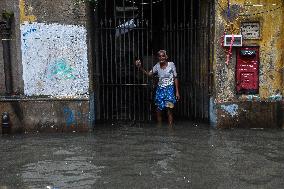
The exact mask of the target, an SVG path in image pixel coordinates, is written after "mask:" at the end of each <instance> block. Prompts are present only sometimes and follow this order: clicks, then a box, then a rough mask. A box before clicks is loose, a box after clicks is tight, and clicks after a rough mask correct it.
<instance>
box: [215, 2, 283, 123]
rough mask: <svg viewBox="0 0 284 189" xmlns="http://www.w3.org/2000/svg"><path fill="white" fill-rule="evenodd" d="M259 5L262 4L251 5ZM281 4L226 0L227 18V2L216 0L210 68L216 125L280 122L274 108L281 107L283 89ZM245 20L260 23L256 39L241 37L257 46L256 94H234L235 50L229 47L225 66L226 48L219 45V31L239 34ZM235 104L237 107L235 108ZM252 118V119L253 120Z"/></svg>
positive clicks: (220, 36) (220, 41)
mask: <svg viewBox="0 0 284 189" xmlns="http://www.w3.org/2000/svg"><path fill="white" fill-rule="evenodd" d="M261 4H262V5H263V6H253V5H261ZM283 4H284V2H283V0H270V1H267V0H250V1H246V0H230V9H231V10H230V11H231V12H230V17H229V18H228V1H227V0H220V1H216V4H215V7H216V17H215V26H216V27H215V59H214V64H213V70H214V73H215V88H216V89H215V95H214V97H215V99H214V107H216V111H217V114H216V117H214V119H216V120H217V127H226V126H229V127H230V126H237V125H238V126H239V125H242V124H243V123H245V122H246V120H247V119H249V120H250V123H249V124H251V125H257V124H255V123H258V124H259V125H260V123H263V124H261V125H262V126H265V125H266V124H269V123H271V124H273V126H275V125H280V123H279V119H278V115H280V114H281V112H278V111H281V110H282V109H281V103H280V104H279V103H277V102H278V101H282V100H283V98H282V95H283V92H284V89H283V79H284V76H283V72H284V68H283V67H284V65H283V63H284V58H283V57H284V52H283V49H284V40H283V39H284V5H283ZM245 21H246V22H247V21H252V22H253V21H258V22H260V25H261V32H260V34H261V37H260V39H255V40H243V45H244V46H259V47H260V65H259V69H260V70H259V94H255V95H237V94H236V91H235V86H236V81H235V71H236V70H235V66H236V58H235V56H236V55H235V50H234V48H233V51H232V57H231V58H230V61H229V64H228V65H226V64H225V62H226V56H227V54H228V49H226V48H223V47H222V45H221V43H222V36H223V34H224V33H226V34H240V24H241V22H245ZM254 102H255V103H254ZM264 102H265V103H264ZM246 103H247V104H246ZM270 103H271V104H270ZM275 103H276V104H275ZM250 104H251V105H250ZM272 104H275V105H272ZM236 107H238V108H237V109H236ZM278 107H280V108H278ZM254 108H258V109H260V112H261V113H260V112H256V111H255V109H254ZM269 112H271V113H269ZM261 116H262V117H261ZM256 119H258V120H262V122H258V121H256ZM236 120H237V121H236ZM253 120H255V123H254V122H253ZM267 120H271V121H267ZM272 122H273V123H272Z"/></svg>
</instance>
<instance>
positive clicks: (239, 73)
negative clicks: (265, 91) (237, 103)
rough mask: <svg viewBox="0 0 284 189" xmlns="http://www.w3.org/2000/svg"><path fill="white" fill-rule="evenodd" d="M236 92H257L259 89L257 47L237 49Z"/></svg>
mask: <svg viewBox="0 0 284 189" xmlns="http://www.w3.org/2000/svg"><path fill="white" fill-rule="evenodd" d="M236 84H237V86H236V88H237V94H257V93H258V89H259V47H240V48H238V49H237V64H236Z"/></svg>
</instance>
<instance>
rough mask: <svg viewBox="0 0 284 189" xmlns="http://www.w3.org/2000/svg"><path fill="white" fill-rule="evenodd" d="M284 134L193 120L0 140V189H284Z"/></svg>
mask: <svg viewBox="0 0 284 189" xmlns="http://www.w3.org/2000/svg"><path fill="white" fill-rule="evenodd" d="M283 139H284V132H283V131H282V130H252V129H228V130H215V129H210V128H209V127H208V126H206V125H196V124H193V123H191V122H187V123H179V124H177V125H176V126H175V127H174V128H173V129H169V128H168V127H167V126H162V127H160V128H158V127H156V126H155V125H139V124H134V125H120V126H118V125H113V126H100V127H97V128H96V129H95V130H94V132H93V133H60V134H23V135H14V136H2V137H0V144H1V147H0V149H1V151H0V157H1V159H0V170H1V177H0V189H10V188H11V189H14V188H29V189H33V188H35V189H39V188H53V189H62V188H82V189H88V188H201V189H204V188H210V189H212V188H218V189H231V188H236V189H240V188H273V189H276V188H283V186H284V140H283Z"/></svg>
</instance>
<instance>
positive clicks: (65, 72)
mask: <svg viewBox="0 0 284 189" xmlns="http://www.w3.org/2000/svg"><path fill="white" fill-rule="evenodd" d="M48 78H49V79H65V80H68V79H75V78H76V77H75V75H74V74H73V69H72V68H71V66H69V65H68V64H67V63H66V61H65V60H64V59H59V60H57V61H55V63H54V64H52V65H51V66H50V68H49V75H48Z"/></svg>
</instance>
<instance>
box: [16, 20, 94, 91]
mask: <svg viewBox="0 0 284 189" xmlns="http://www.w3.org/2000/svg"><path fill="white" fill-rule="evenodd" d="M21 36H22V43H21V44H22V61H23V79H24V90H25V95H28V96H32V95H50V96H74V95H82V94H88V88H89V86H88V84H89V81H88V67H87V66H88V58H87V42H86V36H87V31H86V29H85V27H83V26H75V25H61V24H56V23H54V24H45V23H37V22H33V23H27V22H25V23H24V24H22V25H21Z"/></svg>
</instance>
